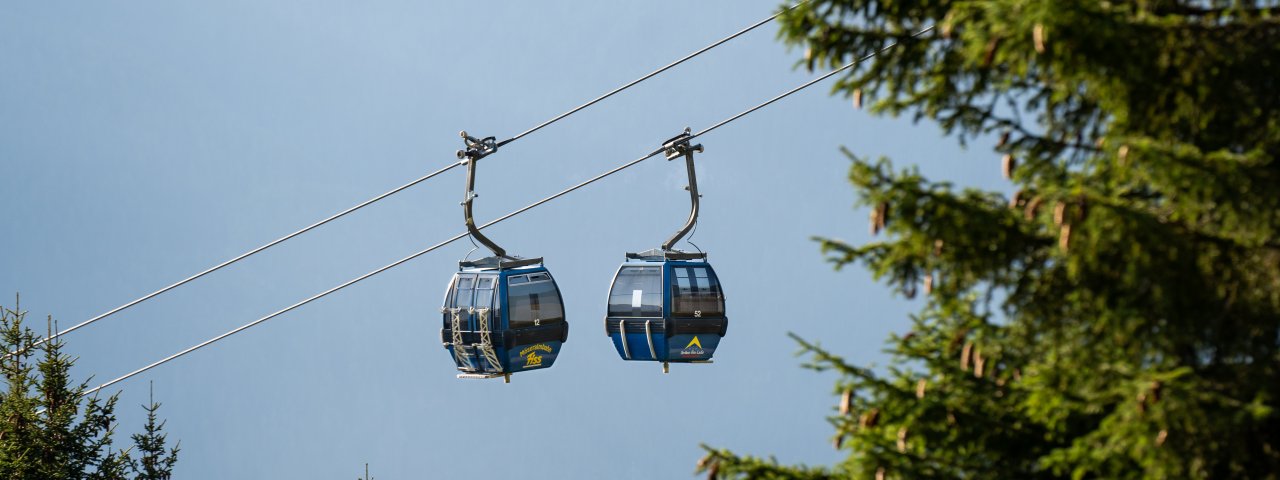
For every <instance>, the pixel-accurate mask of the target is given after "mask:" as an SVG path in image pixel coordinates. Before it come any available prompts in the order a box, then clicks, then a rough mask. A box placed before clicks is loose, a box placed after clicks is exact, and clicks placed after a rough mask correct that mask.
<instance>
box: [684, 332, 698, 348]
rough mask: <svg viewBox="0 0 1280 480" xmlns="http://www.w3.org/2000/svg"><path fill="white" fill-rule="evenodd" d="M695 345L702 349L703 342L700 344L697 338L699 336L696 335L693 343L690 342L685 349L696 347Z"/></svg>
mask: <svg viewBox="0 0 1280 480" xmlns="http://www.w3.org/2000/svg"><path fill="white" fill-rule="evenodd" d="M694 345H697V346H698V348H702V342H699V341H698V336H697V335H694V336H693V340H692V341H690V342H689V344H688V345H685V346H684V348H689V347H692V346H694Z"/></svg>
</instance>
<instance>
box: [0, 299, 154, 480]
mask: <svg viewBox="0 0 1280 480" xmlns="http://www.w3.org/2000/svg"><path fill="white" fill-rule="evenodd" d="M25 317H26V312H23V311H21V310H19V306H18V305H16V304H15V306H14V308H13V309H9V308H5V307H3V306H0V344H3V348H4V351H5V353H6V354H5V355H4V356H3V358H0V375H3V377H4V384H5V387H4V391H3V392H0V478H3V479H12V480H19V479H21V480H80V479H85V480H126V479H129V478H130V476H129V475H128V472H129V470H132V471H133V473H134V476H133V477H132V478H133V479H135V480H141V479H158V478H166V479H167V478H169V474H170V472H171V471H172V468H173V465H174V463H175V462H176V455H177V449H176V448H175V449H174V450H173V451H172V452H170V453H168V454H165V451H164V434H163V433H161V429H162V428H163V426H164V424H163V422H161V423H160V424H156V423H155V421H156V420H155V415H154V414H155V409H156V408H158V407H159V405H157V404H154V403H153V404H152V406H151V408H149V409H148V413H149V415H148V423H147V430H146V433H145V434H142V435H135V436H134V440H135V442H137V445H136V446H137V447H138V448H139V451H141V452H142V453H143V457H142V463H143V464H144V465H145V464H146V462H147V461H148V459H149V458H150V459H151V460H152V463H154V464H155V465H156V467H157V468H154V469H152V470H147V469H145V467H141V468H140V467H138V466H136V465H138V462H135V461H134V460H133V459H131V458H130V455H129V452H128V451H127V450H113V449H112V445H111V441H112V434H113V433H114V429H115V425H116V417H115V407H116V399H117V396H116V395H112V396H111V397H108V398H106V399H102V398H99V397H97V396H96V395H94V396H90V397H88V398H86V397H85V396H84V395H83V393H84V392H85V391H87V390H88V382H81V383H78V384H74V383H72V380H71V377H70V374H69V372H70V370H71V367H72V365H73V364H74V363H75V360H74V359H72V358H71V357H70V356H69V355H67V354H65V353H63V351H62V349H63V347H64V342H63V341H62V339H60V338H56V337H54V338H51V339H50V340H48V341H45V342H40V337H38V336H36V334H35V333H34V332H33V331H32V330H31V329H29V328H27V327H26V326H25V325H23V321H24V319H25ZM52 322H53V321H52V319H49V324H50V328H49V329H48V330H49V331H50V332H52V331H53V327H52ZM46 338H47V337H46ZM37 354H38V356H39V359H38V360H36V359H35V358H33V357H35V356H36V355H37ZM33 362H34V363H33ZM156 451H158V452H159V454H155V453H154V452H156ZM157 459H158V460H157ZM148 475H153V476H148ZM154 475H160V476H154Z"/></svg>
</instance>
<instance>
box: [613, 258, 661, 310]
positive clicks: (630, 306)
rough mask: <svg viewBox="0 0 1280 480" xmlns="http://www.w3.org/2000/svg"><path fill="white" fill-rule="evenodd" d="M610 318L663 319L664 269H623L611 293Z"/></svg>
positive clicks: (659, 267) (652, 267) (654, 267)
mask: <svg viewBox="0 0 1280 480" xmlns="http://www.w3.org/2000/svg"><path fill="white" fill-rule="evenodd" d="M609 316H610V317H633V318H634V317H653V318H659V317H662V267H661V266H651V267H622V270H620V271H618V278H617V279H615V280H614V282H613V290H612V291H610V292H609Z"/></svg>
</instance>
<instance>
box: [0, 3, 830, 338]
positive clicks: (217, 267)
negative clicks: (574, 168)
mask: <svg viewBox="0 0 1280 480" xmlns="http://www.w3.org/2000/svg"><path fill="white" fill-rule="evenodd" d="M808 1H809V0H801V1H800V2H798V3H796V4H795V5H792V6H789V7H786V8H784V9H782V10H779V11H778V12H777V13H774V14H773V15H770V16H769V17H768V18H765V19H763V20H760V21H758V22H756V23H753V24H751V25H750V26H747V27H746V28H743V29H742V30H739V31H737V32H735V33H733V34H731V35H729V36H727V37H724V38H722V39H720V40H717V41H716V42H714V43H712V44H710V45H707V46H705V47H702V48H700V49H698V50H696V51H694V52H693V53H690V54H688V55H685V56H684V57H682V58H680V59H679V60H676V61H674V62H672V63H669V64H667V65H666V66H663V67H661V68H659V69H657V70H654V71H652V72H650V73H648V74H646V75H644V76H642V77H640V78H637V79H635V80H632V81H631V82H628V83H626V84H624V85H622V86H620V87H618V88H615V89H613V90H610V91H609V92H608V93H605V94H604V95H601V96H599V97H596V98H595V99H592V100H591V101H589V102H587V103H584V104H582V105H579V106H577V107H574V108H573V109H571V110H569V111H567V112H564V113H561V114H560V115H557V116H555V117H554V118H552V119H550V120H547V121H545V122H542V123H541V124H538V125H537V126H534V127H533V128H530V129H528V130H525V131H524V132H521V133H519V134H517V135H516V136H514V137H511V138H508V139H506V140H503V141H501V142H497V143H496V144H495V145H493V149H494V150H496V149H497V147H501V146H503V145H506V144H509V143H511V142H514V141H516V140H519V139H520V138H522V137H524V136H526V135H529V134H531V133H533V132H536V131H538V130H541V129H542V128H543V127H546V126H548V125H551V124H553V123H556V122H558V121H560V120H562V119H564V118H566V117H568V116H570V115H573V114H575V113H578V112H579V111H581V110H583V109H586V108H587V107H590V106H592V105H595V104H596V103H599V102H600V101H602V100H604V99H606V98H609V97H612V96H613V95H615V94H617V93H620V92H622V91H623V90H626V89H628V88H631V87H633V86H635V85H637V84H639V83H641V82H643V81H645V80H648V79H650V78H653V77H654V76H657V75H659V74H661V73H663V72H665V71H667V70H670V69H671V68H674V67H675V66H677V65H680V64H682V63H684V62H686V61H688V60H690V59H692V58H694V57H697V56H698V55H701V54H703V53H706V52H707V51H709V50H711V49H713V48H716V47H718V46H720V45H722V44H724V43H726V42H728V41H730V40H733V39H735V38H738V37H739V36H741V35H743V34H745V33H747V32H750V31H752V30H754V29H756V28H757V27H759V26H761V25H764V24H766V23H769V22H770V21H772V20H774V19H775V18H778V16H779V15H781V14H782V13H784V12H787V11H789V10H792V9H794V8H796V7H798V6H800V5H802V4H804V3H806V2H808ZM486 140H487V139H486ZM465 163H466V162H457V163H453V164H450V165H449V166H446V167H444V168H442V169H440V170H437V171H435V172H432V173H429V174H427V175H425V176H422V177H419V178H418V179H416V180H413V181H411V182H409V183H406V184H404V185H401V186H399V187H396V188H394V189H392V190H390V191H388V192H386V193H383V194H381V195H378V196H376V197H373V198H370V199H369V200H366V201H364V202H361V203H359V204H357V205H355V206H353V207H351V208H348V209H346V210H343V211H341V212H338V213H336V214H334V215H332V216H330V217H328V218H325V219H323V220H320V221H318V222H316V223H313V224H311V225H309V226H307V227H305V228H303V229H301V230H298V231H296V232H293V233H290V234H288V235H285V236H283V237H280V238H278V239H276V240H274V241H271V242H269V243H266V244H264V245H262V246H260V247H257V248H255V249H253V250H249V251H247V252H245V253H242V254H240V255H238V256H236V257H235V258H232V259H230V260H227V261H225V262H222V263H219V264H217V265H214V266H212V267H209V268H208V269H205V270H204V271H201V272H200V273H197V274H195V275H192V276H190V277H187V278H185V279H182V280H180V281H178V282H176V283H173V284H171V285H169V286H167V287H164V288H161V289H159V290H156V291H154V292H151V293H149V294H147V295H144V296H142V297H139V298H137V299H135V300H133V301H130V302H128V303H126V304H124V305H121V306H118V307H116V308H113V309H111V310H108V311H106V312H104V313H102V314H100V315H98V316H96V317H93V318H90V319H88V320H85V321H83V322H80V323H78V324H75V325H73V326H71V327H69V328H67V329H65V330H62V331H59V332H57V333H56V334H54V335H52V336H50V337H48V338H42V339H40V340H38V341H36V342H35V343H33V344H32V345H31V347H36V346H39V345H42V344H44V343H45V342H47V341H49V339H51V338H56V337H60V336H62V335H66V334H68V333H71V332H74V331H76V330H79V329H81V328H83V327H86V326H89V325H91V324H93V323H95V322H97V321H99V320H102V319H104V318H107V317H110V316H112V315H115V314H116V313H120V312H122V311H124V310H126V309H128V308H130V307H132V306H134V305H137V304H139V303H142V302H145V301H147V300H150V299H152V298H154V297H156V296H159V295H161V294H163V293H165V292H168V291H169V290H173V289H175V288H178V287H180V286H183V285H185V284H187V283H190V282H192V281H194V280H196V279H198V278H200V277H203V276H205V275H208V274H210V273H213V272H216V271H218V270H221V269H222V268H223V267H227V266H229V265H231V264H233V263H236V262H239V261H240V260H244V259H246V258H248V257H250V256H253V255H254V254H257V253H259V252H261V251H263V250H266V249H268V248H271V247H274V246H276V245H278V244H280V243H282V242H284V241H286V240H289V239H291V238H293V237H296V236H298V235H302V234H303V233H306V232H309V231H311V230H313V229H315V228H317V227H320V226H321V225H324V224H326V223H329V222H331V221H334V220H337V219H339V218H341V217H343V216H346V215H347V214H348V213H351V212H354V211H356V210H359V209H361V208H364V207H366V206H369V205H371V204H373V203H376V202H378V201H380V200H382V199H384V198H387V197H389V196H391V195H394V194H396V193H400V192H401V191H403V190H405V189H407V188H409V187H412V186H414V185H417V184H419V183H422V182H424V181H427V180H428V179H430V178H432V177H435V176H436V175H439V174H441V173H444V172H446V171H449V170H452V169H453V168H454V167H458V166H461V165H463V164H465ZM31 347H28V348H31ZM16 353H18V352H16V351H15V352H8V353H6V354H5V358H9V357H10V356H13V355H14V354H16Z"/></svg>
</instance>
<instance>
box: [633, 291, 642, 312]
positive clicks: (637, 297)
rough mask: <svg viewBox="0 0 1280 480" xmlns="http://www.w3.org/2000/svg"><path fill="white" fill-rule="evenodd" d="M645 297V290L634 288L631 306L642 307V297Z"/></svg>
mask: <svg viewBox="0 0 1280 480" xmlns="http://www.w3.org/2000/svg"><path fill="white" fill-rule="evenodd" d="M643 297H644V290H632V291H631V308H640V305H641V304H642V302H641V301H640V299H641V298H643Z"/></svg>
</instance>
